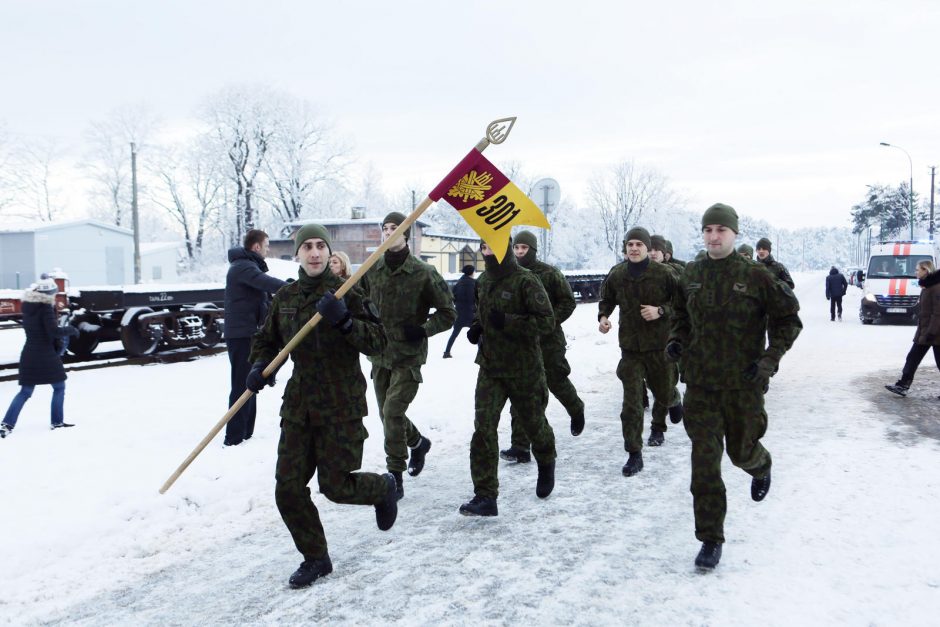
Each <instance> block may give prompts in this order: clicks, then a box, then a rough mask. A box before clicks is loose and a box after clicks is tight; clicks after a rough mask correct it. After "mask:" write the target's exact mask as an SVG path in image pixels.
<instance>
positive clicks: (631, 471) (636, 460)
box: [621, 451, 643, 477]
mask: <svg viewBox="0 0 940 627" xmlns="http://www.w3.org/2000/svg"><path fill="white" fill-rule="evenodd" d="M641 470H643V453H642V452H640V451H637V452H636V453H630V457H628V458H627V463H626V464H624V465H623V468H622V469H621V472H622V473H623V476H624V477H632V476H633V475H635V474H636V473H638V472H640V471H641Z"/></svg>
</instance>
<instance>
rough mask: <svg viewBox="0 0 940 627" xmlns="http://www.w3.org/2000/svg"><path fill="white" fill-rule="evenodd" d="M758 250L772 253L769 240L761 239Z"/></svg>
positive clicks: (758, 242)
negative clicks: (761, 249)
mask: <svg viewBox="0 0 940 627" xmlns="http://www.w3.org/2000/svg"><path fill="white" fill-rule="evenodd" d="M757 248H763V249H764V250H766V251H767V252H770V251H771V248H770V240H769V239H767V238H766V237H762V238H760V239H759V240H757Z"/></svg>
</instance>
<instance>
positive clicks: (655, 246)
mask: <svg viewBox="0 0 940 627" xmlns="http://www.w3.org/2000/svg"><path fill="white" fill-rule="evenodd" d="M650 250H658V251H659V252H661V253H664V252H666V238H665V237H663V236H662V235H650Z"/></svg>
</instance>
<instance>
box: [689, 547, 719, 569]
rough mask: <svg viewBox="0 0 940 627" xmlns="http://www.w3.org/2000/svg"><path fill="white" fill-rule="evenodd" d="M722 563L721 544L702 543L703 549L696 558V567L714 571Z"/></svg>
mask: <svg viewBox="0 0 940 627" xmlns="http://www.w3.org/2000/svg"><path fill="white" fill-rule="evenodd" d="M719 561H721V544H720V543H719V542H702V548H701V550H699V552H698V556H696V558H695V565H696V566H698V567H699V568H703V569H708V570H712V569H713V568H715V566H718V562H719Z"/></svg>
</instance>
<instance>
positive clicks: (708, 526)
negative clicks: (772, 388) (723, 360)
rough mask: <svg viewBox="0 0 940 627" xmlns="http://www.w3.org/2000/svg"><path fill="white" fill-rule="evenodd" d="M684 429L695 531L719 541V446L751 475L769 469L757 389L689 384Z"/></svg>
mask: <svg viewBox="0 0 940 627" xmlns="http://www.w3.org/2000/svg"><path fill="white" fill-rule="evenodd" d="M684 408H685V419H684V424H685V431H686V433H688V434H689V439H690V440H692V486H691V490H692V503H693V508H694V510H695V537H696V538H698V539H699V540H700V541H702V542H724V541H725V534H724V524H725V512H726V511H727V509H728V505H727V502H726V500H725V484H724V482H723V481H722V480H721V457H722V452H723V450H724V447H725V446H727V448H728V457H729V458H730V459H731V463H733V464H734V465H735V466H737V467H738V468H741V469H742V470H744V472H746V473H747V474H749V475H751V476H752V477H763V476H764V475H766V474H767V472H768V471H769V470H770V464H771V458H770V453H769V452H768V451H767V449H765V448H764V447H763V445H762V444H761V443H760V439H761V438H762V437H763V435H764V433H765V432H766V431H767V414H766V412H764V393H763V392H762V391H761V390H725V391H721V392H712V391H709V390H705V389H704V388H700V387H695V386H692V385H689V386H687V387H686V390H685V401H684Z"/></svg>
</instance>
